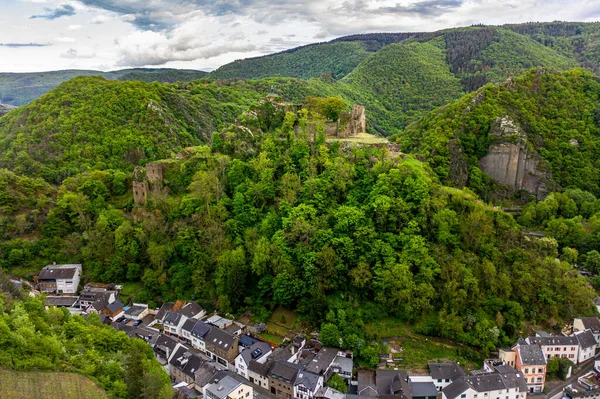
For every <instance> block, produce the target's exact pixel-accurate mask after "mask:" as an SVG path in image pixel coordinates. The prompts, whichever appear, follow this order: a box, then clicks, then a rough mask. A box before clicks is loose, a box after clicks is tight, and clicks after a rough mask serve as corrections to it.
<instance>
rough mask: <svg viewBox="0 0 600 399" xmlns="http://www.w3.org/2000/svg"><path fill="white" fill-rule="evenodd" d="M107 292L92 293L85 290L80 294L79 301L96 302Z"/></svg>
mask: <svg viewBox="0 0 600 399" xmlns="http://www.w3.org/2000/svg"><path fill="white" fill-rule="evenodd" d="M104 292H105V291H90V290H83V291H81V292H80V293H79V300H80V301H90V302H91V301H95V300H96V299H97V298H99V297H101V296H102V295H104Z"/></svg>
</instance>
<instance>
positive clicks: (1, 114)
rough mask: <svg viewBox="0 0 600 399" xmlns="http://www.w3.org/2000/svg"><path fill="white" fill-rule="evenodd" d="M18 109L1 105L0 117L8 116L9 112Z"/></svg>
mask: <svg viewBox="0 0 600 399" xmlns="http://www.w3.org/2000/svg"><path fill="white" fill-rule="evenodd" d="M15 108H16V107H13V106H12V105H8V104H0V116H4V115H5V114H7V113H8V112H9V111H11V110H13V109H15Z"/></svg>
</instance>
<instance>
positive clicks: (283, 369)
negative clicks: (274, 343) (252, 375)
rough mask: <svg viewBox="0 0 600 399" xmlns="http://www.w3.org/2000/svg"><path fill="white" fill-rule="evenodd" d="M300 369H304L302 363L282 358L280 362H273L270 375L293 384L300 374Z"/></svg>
mask: <svg viewBox="0 0 600 399" xmlns="http://www.w3.org/2000/svg"><path fill="white" fill-rule="evenodd" d="M300 369H302V365H300V364H296V363H290V362H286V361H284V360H280V361H278V362H275V364H273V367H271V371H270V372H269V377H271V378H275V379H279V380H282V381H284V382H286V383H289V384H291V383H293V382H294V380H295V379H296V376H297V375H298V372H299V371H300Z"/></svg>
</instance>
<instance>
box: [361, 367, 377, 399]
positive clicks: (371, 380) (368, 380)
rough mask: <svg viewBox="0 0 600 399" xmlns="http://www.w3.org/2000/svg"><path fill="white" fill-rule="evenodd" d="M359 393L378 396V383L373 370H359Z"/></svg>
mask: <svg viewBox="0 0 600 399" xmlns="http://www.w3.org/2000/svg"><path fill="white" fill-rule="evenodd" d="M358 395H359V396H370V397H375V396H377V383H376V381H375V372H374V371H373V370H359V371H358Z"/></svg>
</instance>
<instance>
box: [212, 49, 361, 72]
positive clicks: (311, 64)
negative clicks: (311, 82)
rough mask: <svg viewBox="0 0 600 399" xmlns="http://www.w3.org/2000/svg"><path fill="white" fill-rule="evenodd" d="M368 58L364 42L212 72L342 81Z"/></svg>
mask: <svg viewBox="0 0 600 399" xmlns="http://www.w3.org/2000/svg"><path fill="white" fill-rule="evenodd" d="M368 56H369V52H368V51H367V46H366V45H365V44H363V43H361V42H335V43H323V44H315V45H309V46H305V47H300V48H297V49H293V50H290V51H285V52H282V53H277V54H273V55H268V56H264V57H258V58H248V59H245V60H238V61H234V62H232V63H230V64H226V65H224V66H222V67H220V68H218V69H217V70H215V71H213V72H211V73H210V74H209V75H208V77H209V78H212V79H232V78H239V79H260V78H264V77H274V76H280V77H295V78H302V79H308V78H312V77H319V76H320V75H322V74H327V75H331V76H333V77H334V78H335V79H339V78H341V77H343V76H345V75H346V74H348V73H349V72H350V71H352V70H353V69H354V68H355V67H356V66H357V65H358V64H360V62H361V61H363V60H364V59H365V58H367V57H368Z"/></svg>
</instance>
